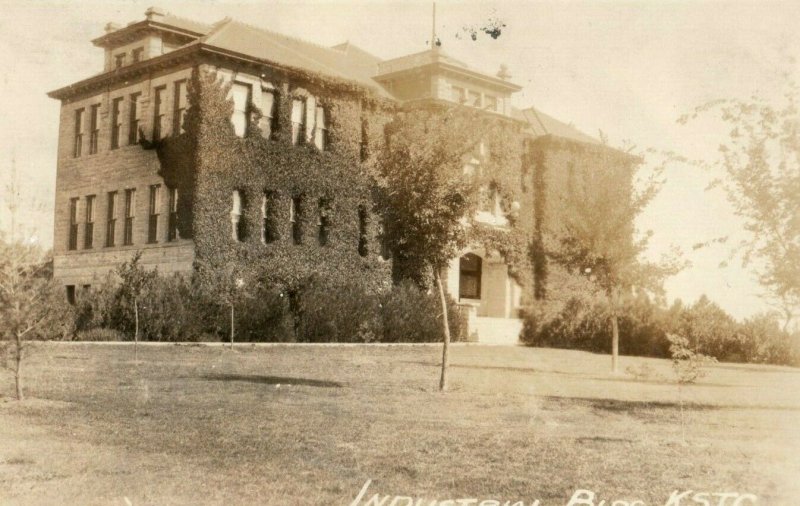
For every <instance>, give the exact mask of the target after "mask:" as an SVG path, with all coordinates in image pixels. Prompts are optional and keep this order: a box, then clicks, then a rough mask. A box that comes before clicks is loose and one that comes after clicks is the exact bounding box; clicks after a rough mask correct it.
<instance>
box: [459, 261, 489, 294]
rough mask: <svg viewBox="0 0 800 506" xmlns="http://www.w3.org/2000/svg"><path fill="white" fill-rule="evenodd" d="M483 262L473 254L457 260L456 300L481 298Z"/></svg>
mask: <svg viewBox="0 0 800 506" xmlns="http://www.w3.org/2000/svg"><path fill="white" fill-rule="evenodd" d="M482 275H483V260H482V259H481V257H479V256H478V255H476V254H474V253H467V254H466V255H464V256H462V257H461V258H460V259H459V278H458V298H459V299H473V300H477V299H480V298H481V277H482Z"/></svg>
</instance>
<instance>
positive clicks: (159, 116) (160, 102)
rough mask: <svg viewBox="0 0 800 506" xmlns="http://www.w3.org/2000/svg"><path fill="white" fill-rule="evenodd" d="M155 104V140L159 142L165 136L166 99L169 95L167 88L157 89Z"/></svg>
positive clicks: (160, 87)
mask: <svg viewBox="0 0 800 506" xmlns="http://www.w3.org/2000/svg"><path fill="white" fill-rule="evenodd" d="M154 93H155V98H154V102H153V140H154V141H157V140H159V139H161V138H162V137H163V135H164V133H165V132H164V97H165V96H166V94H167V87H166V86H159V87H158V88H156V89H155V91H154Z"/></svg>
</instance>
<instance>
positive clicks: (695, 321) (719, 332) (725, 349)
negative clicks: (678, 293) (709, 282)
mask: <svg viewBox="0 0 800 506" xmlns="http://www.w3.org/2000/svg"><path fill="white" fill-rule="evenodd" d="M670 332H673V333H676V334H679V335H681V336H685V337H686V338H687V339H688V340H689V345H690V346H691V347H692V349H693V350H695V351H697V352H699V353H703V354H706V355H711V356H713V357H717V358H718V359H719V360H726V361H740V360H743V359H744V357H743V355H742V350H741V339H740V336H739V334H738V325H737V323H736V321H735V320H734V319H733V318H732V317H731V316H730V315H729V314H727V313H726V312H725V311H724V310H723V309H722V308H721V307H719V306H718V305H717V304H715V303H713V302H712V301H711V300H709V299H708V297H706V296H705V295H703V296H701V297H700V298H699V299H698V300H697V302H695V303H694V304H693V305H691V306H690V307H688V308H686V309H685V310H684V311H682V312H681V314H680V317H679V320H678V321H677V322H676V324H675V325H674V327H673V328H672V329H670Z"/></svg>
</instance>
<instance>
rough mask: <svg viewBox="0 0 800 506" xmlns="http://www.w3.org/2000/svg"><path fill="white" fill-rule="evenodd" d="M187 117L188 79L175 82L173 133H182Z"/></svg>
mask: <svg viewBox="0 0 800 506" xmlns="http://www.w3.org/2000/svg"><path fill="white" fill-rule="evenodd" d="M185 117H186V79H183V80H181V81H177V82H176V83H175V110H174V112H173V114H172V133H173V135H178V134H182V133H183V132H185V131H186V130H184V124H183V123H184V119H185Z"/></svg>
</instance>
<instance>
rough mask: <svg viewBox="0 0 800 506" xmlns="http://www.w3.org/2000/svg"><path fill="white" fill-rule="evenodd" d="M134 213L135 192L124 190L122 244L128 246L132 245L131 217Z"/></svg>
mask: <svg viewBox="0 0 800 506" xmlns="http://www.w3.org/2000/svg"><path fill="white" fill-rule="evenodd" d="M135 213H136V190H134V189H133V188H129V189H127V190H125V230H124V232H125V233H124V234H123V244H124V245H126V246H130V245H131V244H133V216H134V214H135Z"/></svg>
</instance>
